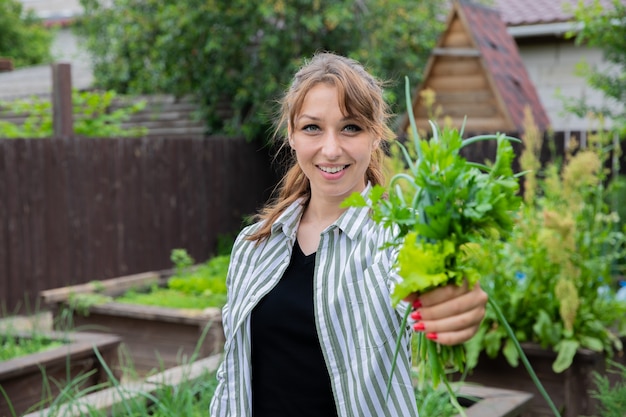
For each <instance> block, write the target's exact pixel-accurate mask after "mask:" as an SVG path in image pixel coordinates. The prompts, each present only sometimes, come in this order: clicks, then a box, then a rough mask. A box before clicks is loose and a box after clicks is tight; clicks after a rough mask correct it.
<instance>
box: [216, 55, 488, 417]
mask: <svg viewBox="0 0 626 417" xmlns="http://www.w3.org/2000/svg"><path fill="white" fill-rule="evenodd" d="M388 116H389V114H388V110H387V105H386V103H385V100H384V98H383V89H382V86H381V83H380V82H379V81H378V80H377V79H375V78H374V77H373V76H372V75H370V74H369V73H368V72H367V71H366V70H365V69H364V68H363V66H362V65H360V64H359V63H358V62H356V61H353V60H350V59H348V58H345V57H342V56H339V55H335V54H332V53H319V54H317V55H315V56H314V57H313V58H312V59H311V60H310V62H308V63H307V64H306V65H304V66H303V67H302V68H301V69H300V70H299V71H298V72H297V73H296V75H295V77H294V80H293V82H292V85H291V87H290V88H289V90H288V91H287V92H286V94H285V96H284V98H283V102H282V113H281V117H280V119H279V120H278V123H277V126H278V127H277V134H276V137H277V138H281V139H283V140H285V141H284V142H283V146H289V147H290V148H291V150H292V154H291V155H292V157H293V158H292V160H291V166H290V167H289V169H288V171H287V174H286V175H285V177H284V178H283V181H282V183H281V189H280V193H279V196H278V198H277V199H276V200H275V201H273V202H270V203H269V204H268V205H267V206H266V207H265V208H264V209H263V210H262V211H261V213H260V214H259V216H258V218H257V220H258V222H257V223H255V224H253V225H251V226H248V227H247V228H245V229H244V230H243V231H242V232H241V233H240V234H239V236H238V237H237V239H236V241H235V245H234V247H233V252H232V255H231V263H230V266H229V271H228V277H227V283H228V300H227V304H226V306H225V307H224V309H223V325H224V333H225V336H226V344H225V347H224V361H223V362H222V364H221V366H220V369H219V371H218V373H217V378H218V386H217V389H216V393H215V397H214V398H213V401H212V404H211V416H213V417H222V416H224V417H225V416H231V415H237V416H249V415H251V414H252V415H254V416H255V417H263V416H270V415H281V416H286V417H289V416H319V415H324V416H341V417H343V416H353V415H358V416H362V417H367V416H399V415H401V416H407V417H410V416H417V407H416V401H415V394H414V389H413V384H412V379H411V352H410V349H409V348H408V347H409V345H410V343H409V340H410V337H411V334H412V333H411V330H410V328H409V327H404V328H403V327H402V326H401V322H402V317H403V313H404V312H405V311H406V310H407V309H408V308H410V306H409V305H408V303H406V302H404V303H400V304H399V305H398V306H394V305H392V303H391V291H392V288H393V286H394V285H395V284H396V283H397V282H399V277H398V275H397V273H396V272H395V269H394V264H395V254H396V252H395V251H394V250H392V249H391V248H389V246H387V247H385V246H384V243H385V242H387V241H389V240H390V238H391V236H390V230H388V229H386V228H385V227H383V226H379V225H377V224H376V223H375V222H374V221H373V220H372V218H371V217H370V211H369V210H368V209H367V208H364V207H348V208H345V207H342V206H341V203H342V202H343V201H344V200H345V199H346V198H347V197H348V196H350V195H351V194H352V193H355V192H356V193H361V194H363V195H366V194H367V192H368V190H370V189H371V188H372V186H376V185H382V184H384V183H385V181H384V176H383V174H382V170H383V160H384V153H383V151H382V149H381V146H380V145H381V142H382V141H386V140H390V139H392V138H393V133H392V132H391V130H390V129H389V127H388V126H387V124H386V122H387V119H388ZM285 133H286V135H285V137H284V138H283V134H285ZM485 303H486V294H485V293H484V292H483V291H482V290H481V289H480V287H479V286H475V287H474V288H473V289H471V290H470V289H468V288H467V287H465V288H460V287H459V288H457V289H453V288H446V287H442V288H440V289H437V290H434V291H432V293H425V294H420V297H419V299H417V300H416V302H415V303H414V304H413V306H414V307H415V308H419V311H420V316H421V326H418V327H417V328H419V329H421V330H419V331H426V330H425V329H428V332H429V334H431V335H435V336H433V337H436V338H438V340H437V343H442V344H459V343H463V342H464V341H466V340H467V339H468V338H469V337H471V336H472V335H473V334H474V333H475V331H476V330H477V328H478V324H479V323H480V321H481V320H482V318H483V315H484V311H485V310H484V307H485ZM417 328H416V329H417ZM398 337H399V338H400V339H401V340H402V346H405V347H407V348H406V349H403V350H402V351H401V352H399V354H398V361H397V363H398V366H397V367H395V369H393V370H392V365H391V363H392V356H393V354H394V349H393V347H394V341H395V340H396V339H397V338H398ZM388 381H390V382H391V386H392V387H393V389H392V390H391V392H390V393H389V394H388V395H387V393H386V386H387V382H388Z"/></svg>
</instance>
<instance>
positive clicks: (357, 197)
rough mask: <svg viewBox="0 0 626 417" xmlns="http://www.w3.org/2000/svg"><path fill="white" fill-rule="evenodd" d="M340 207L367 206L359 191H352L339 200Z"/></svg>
mask: <svg viewBox="0 0 626 417" xmlns="http://www.w3.org/2000/svg"><path fill="white" fill-rule="evenodd" d="M340 207H341V208H347V207H367V201H366V200H365V197H363V196H362V195H361V194H360V193H357V192H354V193H352V194H350V195H349V196H348V198H346V199H345V200H343V201H342V202H341V205H340Z"/></svg>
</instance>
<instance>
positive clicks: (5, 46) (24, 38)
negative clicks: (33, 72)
mask: <svg viewBox="0 0 626 417" xmlns="http://www.w3.org/2000/svg"><path fill="white" fill-rule="evenodd" d="M51 44H52V32H51V31H50V30H48V29H46V28H45V27H44V26H43V25H42V24H41V22H40V21H39V19H37V17H36V16H35V14H34V12H33V11H32V10H28V11H26V10H24V9H23V7H22V3H20V2H19V1H18V0H0V56H3V57H9V58H12V60H13V65H14V66H15V67H22V66H27V65H35V64H41V63H45V62H49V61H50V60H51V54H50V46H51Z"/></svg>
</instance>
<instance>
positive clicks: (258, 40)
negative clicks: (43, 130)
mask: <svg viewBox="0 0 626 417" xmlns="http://www.w3.org/2000/svg"><path fill="white" fill-rule="evenodd" d="M81 3H82V5H83V7H84V10H85V15H84V18H83V20H82V22H81V23H80V25H79V26H78V28H77V30H78V32H79V34H81V35H83V36H85V37H86V39H87V46H88V49H89V51H90V52H91V54H92V57H93V60H94V70H95V77H96V80H97V83H98V84H99V86H100V87H102V88H105V89H114V90H116V91H118V92H121V93H157V92H164V93H171V94H175V95H178V96H182V95H187V94H193V95H195V96H196V97H197V98H198V100H199V101H200V102H201V103H202V104H203V106H204V107H203V108H204V110H203V118H204V119H205V120H206V121H207V124H208V126H209V129H210V132H209V133H226V134H231V135H238V134H243V135H245V136H246V137H247V138H249V139H252V138H257V137H264V136H265V135H266V133H267V129H268V128H269V127H270V120H271V117H272V115H273V112H274V111H275V106H274V104H275V101H276V99H277V98H278V96H279V94H280V93H281V92H282V91H283V90H284V88H285V87H286V86H287V84H288V82H289V81H290V78H291V76H292V75H293V73H294V71H295V70H296V69H297V68H298V67H299V66H300V65H301V64H302V59H303V58H304V57H308V56H310V55H311V54H313V53H314V52H315V51H319V50H329V51H333V52H336V53H340V54H343V55H348V56H351V57H353V58H356V59H358V60H360V61H362V62H364V63H365V64H366V65H367V66H368V68H369V69H370V70H371V71H372V72H374V73H375V74H376V75H378V76H379V77H381V78H383V79H389V80H390V88H389V95H388V96H389V100H390V103H391V104H392V105H395V104H396V102H397V101H398V100H400V99H402V100H403V99H404V93H403V91H404V83H403V79H404V76H405V75H408V76H409V77H410V78H411V80H412V83H414V84H416V83H417V82H418V80H419V79H420V78H421V74H422V72H423V67H424V65H425V62H426V59H425V58H426V57H427V55H428V53H429V51H430V49H431V48H432V47H433V46H434V44H435V42H436V39H437V37H438V35H439V33H440V31H441V30H442V29H443V21H442V19H441V17H442V16H443V15H445V10H444V9H443V8H444V7H445V5H442V3H445V2H441V1H438V0H428V1H420V2H416V1H413V0H403V1H402V0H333V1H331V0H317V1H310V0H279V1H276V0H258V1H254V2H250V1H248V0H183V1H178V2H176V4H168V2H163V1H160V0H112V1H104V0H81ZM107 3H112V6H111V7H107V6H106V4H107ZM401 81H402V82H401ZM400 103H404V101H400ZM400 108H402V109H403V108H404V105H402V106H401V107H400Z"/></svg>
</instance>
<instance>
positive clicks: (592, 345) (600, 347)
mask: <svg viewBox="0 0 626 417" xmlns="http://www.w3.org/2000/svg"><path fill="white" fill-rule="evenodd" d="M580 345H581V346H582V347H584V348H587V349H591V350H594V351H596V352H602V351H604V343H602V340H600V339H598V338H597V337H590V336H582V337H581V338H580Z"/></svg>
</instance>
